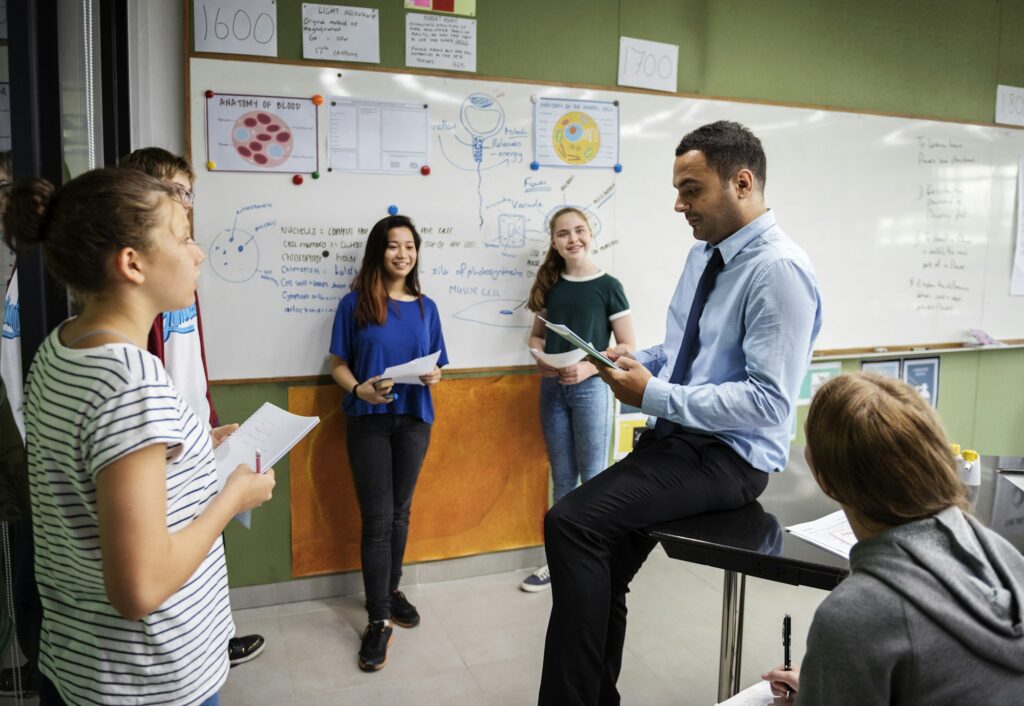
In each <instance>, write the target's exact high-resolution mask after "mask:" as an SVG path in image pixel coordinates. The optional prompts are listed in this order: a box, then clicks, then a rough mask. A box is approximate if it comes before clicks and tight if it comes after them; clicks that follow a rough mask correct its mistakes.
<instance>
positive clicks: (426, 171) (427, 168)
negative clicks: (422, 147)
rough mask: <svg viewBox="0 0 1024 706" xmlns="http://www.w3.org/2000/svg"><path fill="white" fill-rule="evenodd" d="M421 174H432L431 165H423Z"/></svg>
mask: <svg viewBox="0 0 1024 706" xmlns="http://www.w3.org/2000/svg"><path fill="white" fill-rule="evenodd" d="M420 174H422V175H423V176H430V165H429V164H424V165H423V166H422V167H420Z"/></svg>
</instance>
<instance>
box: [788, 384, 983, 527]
mask: <svg viewBox="0 0 1024 706" xmlns="http://www.w3.org/2000/svg"><path fill="white" fill-rule="evenodd" d="M807 446H808V448H809V450H810V456H811V463H812V465H813V471H814V474H815V476H816V477H817V480H818V484H819V485H821V487H822V490H824V491H825V493H826V494H828V495H829V496H830V497H832V498H833V499H835V500H837V501H838V502H840V503H842V504H843V505H846V506H848V507H852V508H854V509H855V510H857V511H858V512H860V513H861V514H862V515H864V516H865V517H866V518H868V519H869V520H873V521H875V522H879V523H881V524H883V525H889V526H893V525H900V524H904V523H906V522H913V521H914V520H920V519H924V518H925V517H930V516H931V515H934V514H935V513H937V512H940V511H941V510H944V509H945V508H947V507H949V506H950V505H956V506H957V507H959V508H961V509H966V508H967V502H966V499H965V495H964V486H963V483H962V482H961V480H960V474H959V473H958V470H957V468H956V466H955V461H954V457H953V452H952V451H950V448H949V444H948V443H947V441H946V435H945V433H944V432H943V430H942V424H941V423H940V422H939V418H938V415H936V414H935V410H933V409H932V408H931V406H930V405H929V404H928V403H927V402H926V401H925V400H924V398H923V397H921V395H920V393H918V392H917V390H915V389H914V388H912V387H910V385H907V384H906V383H904V382H900V381H899V380H894V379H892V378H887V377H883V376H881V375H875V374H872V373H851V374H847V375H840V376H839V377H837V378H834V379H832V380H830V381H828V382H827V383H825V384H824V385H823V386H822V387H821V389H820V390H818V392H817V393H816V394H815V395H814V400H813V401H812V402H811V409H810V411H809V412H808V414H807Z"/></svg>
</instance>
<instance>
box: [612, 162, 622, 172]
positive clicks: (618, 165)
mask: <svg viewBox="0 0 1024 706" xmlns="http://www.w3.org/2000/svg"><path fill="white" fill-rule="evenodd" d="M612 169H614V170H615V173H616V174H618V173H620V172H621V171H622V165H621V164H616V165H615V166H614V167H612Z"/></svg>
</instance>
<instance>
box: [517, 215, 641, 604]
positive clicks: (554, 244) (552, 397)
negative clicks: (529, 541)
mask: <svg viewBox="0 0 1024 706" xmlns="http://www.w3.org/2000/svg"><path fill="white" fill-rule="evenodd" d="M549 229H550V233H551V244H550V246H549V247H548V253H547V256H546V257H545V258H544V262H543V263H541V266H540V268H539V269H538V270H537V279H536V280H535V281H534V283H533V288H532V289H531V290H530V298H529V300H528V301H527V305H528V306H529V307H530V310H531V311H534V312H536V313H537V316H535V317H534V320H533V329H532V330H531V331H530V349H531V351H534V354H533V355H534V358H535V359H536V360H537V368H538V369H539V370H540V374H541V381H540V420H541V427H542V428H543V430H544V442H545V444H546V445H547V448H548V460H549V461H550V463H551V481H552V499H553V502H555V503H557V502H558V501H559V500H561V499H562V498H563V497H564V496H565V495H566V494H568V493H569V491H571V490H572V489H573V488H575V487H576V486H577V484H579V483H580V482H585V481H588V480H590V479H591V478H593V477H594V476H596V475H597V474H598V473H600V472H601V471H602V470H604V468H605V467H606V466H607V465H608V447H609V444H611V435H612V403H613V399H612V393H611V390H610V389H609V388H608V386H607V385H605V384H604V383H603V382H602V381H601V378H599V377H597V368H595V367H594V364H593V363H592V362H590V361H589V360H586V359H584V357H583V354H582V353H578V355H577V349H576V348H575V347H573V345H572V344H571V343H569V342H568V341H566V340H565V339H563V338H561V337H559V336H556V335H553V334H552V333H551V332H550V331H548V330H547V329H546V328H545V324H544V321H543V320H542V319H546V320H547V321H550V322H552V323H555V324H563V325H566V326H568V327H569V328H570V329H572V330H573V331H574V332H576V333H577V334H579V335H580V336H581V337H583V339H584V340H585V341H587V342H588V343H591V344H592V345H594V346H595V347H596V348H597V349H598V350H604V349H605V348H606V347H607V346H608V343H609V340H610V337H611V335H612V334H613V333H614V334H615V342H616V344H617V345H618V346H620V347H621V348H622V349H623V350H630V351H631V350H633V348H634V347H635V344H636V337H635V335H634V333H633V317H632V316H631V315H630V313H629V302H628V301H626V294H625V292H624V291H623V289H622V285H621V284H620V283H619V281H618V280H617V279H615V278H614V277H612V276H611V275H609V274H607V273H605V272H603V271H602V270H601V268H599V267H598V266H597V265H596V264H595V263H594V261H593V260H592V259H591V258H590V245H591V242H592V240H593V234H592V233H591V230H590V222H589V221H588V220H587V217H586V215H585V214H584V213H583V211H581V210H579V209H577V208H563V209H561V210H559V211H557V212H556V213H555V215H554V216H552V218H551V223H550V224H549ZM538 351H543V354H538ZM545 354H546V355H545ZM552 354H554V355H555V356H556V357H555V358H554V359H553V358H551V357H548V356H550V355H552ZM545 358H546V359H547V362H545ZM560 358H561V360H560ZM567 360H572V362H565V361H567ZM559 363H563V364H561V365H559ZM550 585H551V573H550V571H548V567H547V565H546V564H545V565H544V566H542V567H540V568H539V569H537V570H536V571H535V572H533V573H532V574H531V575H529V576H527V577H526V579H524V580H523V582H522V583H521V584H519V587H520V588H521V589H522V590H524V591H528V592H531V593H532V592H536V591H542V590H544V589H546V588H548V587H549V586H550Z"/></svg>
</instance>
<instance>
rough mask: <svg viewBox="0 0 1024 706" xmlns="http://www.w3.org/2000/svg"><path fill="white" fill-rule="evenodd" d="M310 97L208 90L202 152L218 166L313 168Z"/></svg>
mask: <svg viewBox="0 0 1024 706" xmlns="http://www.w3.org/2000/svg"><path fill="white" fill-rule="evenodd" d="M316 145H317V122H316V105H314V104H313V100H312V98H300V97H291V96H248V95H238V94H232V93H216V92H215V93H214V94H213V95H212V96H211V97H209V98H207V99H206V154H207V160H209V161H210V162H213V166H212V167H211V169H212V170H213V171H218V172H288V173H295V172H305V173H307V174H309V173H312V172H315V171H318V170H319V161H318V155H317V149H316Z"/></svg>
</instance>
